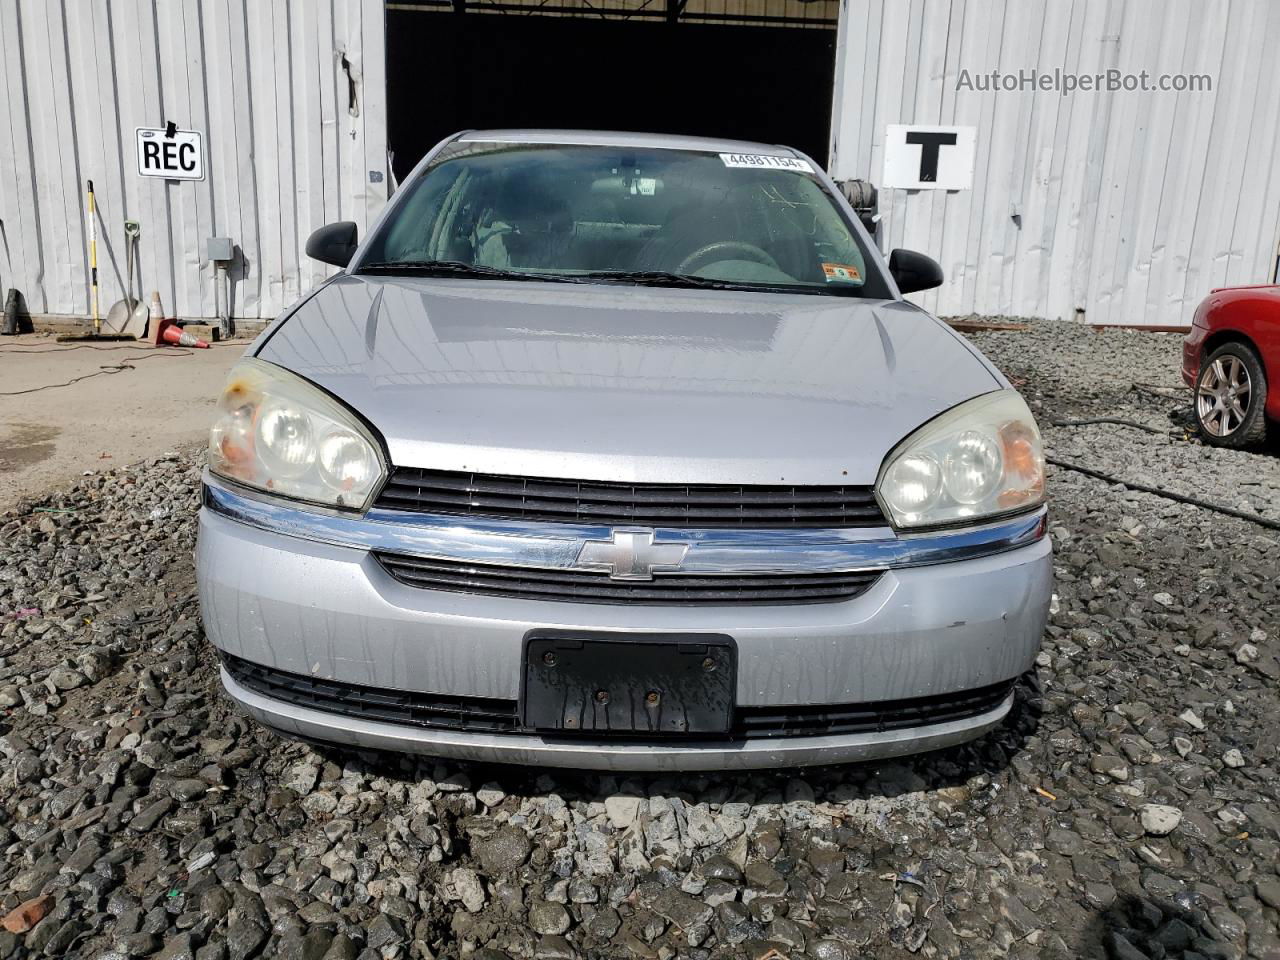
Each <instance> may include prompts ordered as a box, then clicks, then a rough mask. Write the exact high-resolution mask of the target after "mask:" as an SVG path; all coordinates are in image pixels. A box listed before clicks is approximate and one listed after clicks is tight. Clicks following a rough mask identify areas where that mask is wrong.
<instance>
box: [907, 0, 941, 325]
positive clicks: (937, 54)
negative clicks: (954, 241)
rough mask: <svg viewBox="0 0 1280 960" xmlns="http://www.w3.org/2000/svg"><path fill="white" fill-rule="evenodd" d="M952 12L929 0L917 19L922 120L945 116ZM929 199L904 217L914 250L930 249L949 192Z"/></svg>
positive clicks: (928, 297)
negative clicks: (944, 105)
mask: <svg viewBox="0 0 1280 960" xmlns="http://www.w3.org/2000/svg"><path fill="white" fill-rule="evenodd" d="M950 14H951V4H950V0H925V3H924V4H923V5H922V9H921V11H920V18H919V20H918V22H917V29H918V31H919V32H918V35H917V42H918V44H919V48H918V61H919V67H918V71H917V73H916V77H915V79H914V82H913V83H912V84H911V85H912V86H913V87H914V91H913V93H914V97H915V102H914V104H912V107H911V116H912V118H913V119H914V120H915V121H916V122H919V123H938V122H939V119H938V118H939V117H940V116H941V115H942V102H943V97H944V95H945V89H946V64H947V40H948V37H949V35H950V31H949V30H948V25H949V20H950ZM927 193H928V194H929V196H928V198H927V199H926V198H924V197H921V198H920V202H918V203H915V204H912V205H910V206H909V207H908V208H907V210H906V215H905V216H904V217H903V231H902V245H903V246H905V247H909V248H910V249H913V250H921V251H925V250H930V249H931V248H930V246H929V240H930V234H931V232H932V226H933V219H934V213H935V211H939V212H940V211H941V209H942V205H943V203H945V201H946V197H947V194H946V193H944V192H941V191H936V190H930V191H927ZM912 299H913V300H914V301H915V302H917V303H920V304H921V305H922V306H924V307H926V308H928V307H929V306H930V305H931V304H932V303H933V302H934V301H936V300H937V296H936V295H935V294H933V293H932V292H931V291H926V292H924V293H923V294H919V295H916V296H914V297H913V298H912Z"/></svg>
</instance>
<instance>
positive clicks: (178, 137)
mask: <svg viewBox="0 0 1280 960" xmlns="http://www.w3.org/2000/svg"><path fill="white" fill-rule="evenodd" d="M137 133H138V174H139V175H140V176H143V177H163V178H164V179H165V180H203V179H204V135H203V134H201V133H200V131H198V130H175V131H174V132H173V133H172V134H169V133H168V131H166V130H165V128H164V127H160V128H158V129H153V128H151V127H138V129H137Z"/></svg>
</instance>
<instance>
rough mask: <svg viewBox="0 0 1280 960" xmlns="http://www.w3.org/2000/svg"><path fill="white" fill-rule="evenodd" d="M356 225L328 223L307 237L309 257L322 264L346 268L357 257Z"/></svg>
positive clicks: (342, 221) (344, 222) (340, 221)
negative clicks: (353, 257)
mask: <svg viewBox="0 0 1280 960" xmlns="http://www.w3.org/2000/svg"><path fill="white" fill-rule="evenodd" d="M357 246H358V244H357V242H356V225H355V224H354V223H352V222H351V221H350V220H339V221H338V222H337V223H326V224H325V225H324V226H323V227H321V228H320V229H319V230H317V231H315V233H313V234H311V236H309V237H307V256H308V257H310V258H311V259H312V260H319V261H320V262H321V263H331V264H333V265H334V266H335V267H345V266H346V265H347V264H349V263H350V262H351V258H352V256H354V255H355V252H356V247H357Z"/></svg>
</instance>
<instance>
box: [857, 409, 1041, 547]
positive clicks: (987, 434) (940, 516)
mask: <svg viewBox="0 0 1280 960" xmlns="http://www.w3.org/2000/svg"><path fill="white" fill-rule="evenodd" d="M876 493H877V495H878V496H879V498H880V504H881V506H882V507H883V508H884V509H885V511H886V512H887V514H888V516H889V519H890V520H891V521H892V523H893V525H894V526H895V527H932V526H938V525H941V524H948V523H959V522H964V521H980V520H982V519H984V518H988V517H992V516H997V515H999V514H1003V513H1012V512H1015V511H1018V510H1025V509H1027V508H1029V507H1034V506H1036V505H1038V504H1040V503H1042V502H1043V501H1044V449H1043V447H1042V446H1041V442H1040V430H1039V428H1038V427H1036V421H1035V418H1034V417H1032V416H1031V411H1030V410H1029V409H1028V408H1027V404H1026V401H1025V400H1023V399H1022V397H1021V396H1020V395H1019V394H1018V392H1017V391H1016V390H999V391H997V392H995V393H988V394H985V395H984V396H981V397H975V398H974V399H972V400H968V401H966V402H965V403H962V404H960V405H959V406H956V407H953V408H952V409H950V410H948V411H947V412H946V413H944V414H942V415H941V416H939V417H936V418H935V419H933V420H931V421H930V422H929V423H926V424H925V425H924V426H923V427H921V428H920V429H919V430H917V431H916V432H915V433H913V434H911V436H909V437H907V439H906V440H904V441H903V442H902V443H900V444H899V445H898V446H897V447H896V448H895V449H894V451H893V453H891V454H890V455H889V457H888V458H887V459H886V460H885V462H884V466H882V467H881V468H880V478H879V480H877V481H876Z"/></svg>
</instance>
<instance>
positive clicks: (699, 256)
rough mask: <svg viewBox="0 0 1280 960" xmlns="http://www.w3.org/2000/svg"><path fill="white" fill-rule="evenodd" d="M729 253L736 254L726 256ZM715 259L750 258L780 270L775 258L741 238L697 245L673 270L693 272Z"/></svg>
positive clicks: (713, 261)
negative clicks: (703, 245) (701, 245)
mask: <svg viewBox="0 0 1280 960" xmlns="http://www.w3.org/2000/svg"><path fill="white" fill-rule="evenodd" d="M730 253H733V254H736V256H727V254H730ZM717 260H750V261H752V262H753V263H763V264H764V265H765V266H766V267H772V268H773V269H774V270H777V271H779V272H781V270H782V268H781V267H779V266H778V261H777V260H775V259H773V257H771V256H769V254H768V253H767V252H766V251H764V250H761V249H760V248H759V247H757V246H756V245H755V244H754V243H744V242H743V241H741V240H717V241H715V242H714V243H708V244H707V245H706V246H705V247H699V248H698V249H697V250H695V251H693V253H691V254H689V255H688V256H687V257H685V258H684V259H683V260H681V261H680V265H679V266H678V267H676V270H675V272H676V273H694V272H695V271H697V270H698V269H699V268H700V267H705V266H706V265H707V264H708V263H715V262H716V261H717Z"/></svg>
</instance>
